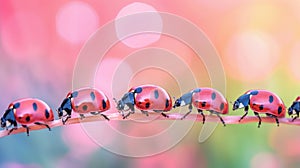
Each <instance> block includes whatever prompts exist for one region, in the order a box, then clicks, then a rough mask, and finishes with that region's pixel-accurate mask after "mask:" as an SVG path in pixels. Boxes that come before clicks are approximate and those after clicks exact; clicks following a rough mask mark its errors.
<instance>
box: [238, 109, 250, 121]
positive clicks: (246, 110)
mask: <svg viewBox="0 0 300 168" xmlns="http://www.w3.org/2000/svg"><path fill="white" fill-rule="evenodd" d="M248 109H249V106H245V114H244V115H243V116H242V117H241V118H240V119H239V122H241V121H242V119H243V118H245V117H246V116H247V115H248Z"/></svg>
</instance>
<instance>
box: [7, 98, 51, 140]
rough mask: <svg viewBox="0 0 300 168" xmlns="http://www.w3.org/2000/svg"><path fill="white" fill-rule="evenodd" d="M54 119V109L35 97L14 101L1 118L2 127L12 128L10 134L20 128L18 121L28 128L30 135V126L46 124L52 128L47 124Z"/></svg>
mask: <svg viewBox="0 0 300 168" xmlns="http://www.w3.org/2000/svg"><path fill="white" fill-rule="evenodd" d="M53 120H54V115H53V111H52V110H51V108H50V107H49V106H48V105H47V104H46V103H45V102H44V101H42V100H39V99H34V98H24V99H19V100H16V101H14V102H12V103H11V104H10V105H9V106H8V108H7V110H6V111H5V113H4V114H3V116H2V118H1V127H2V128H6V129H8V128H9V127H11V126H13V128H12V129H10V131H9V133H8V134H10V133H11V132H12V131H13V130H15V129H17V128H18V123H19V124H21V125H22V127H24V128H26V132H27V135H29V126H30V125H33V124H36V125H44V126H45V127H47V128H48V129H49V131H50V130H51V128H50V127H49V125H48V124H47V123H48V122H50V121H53Z"/></svg>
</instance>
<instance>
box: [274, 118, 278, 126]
mask: <svg viewBox="0 0 300 168" xmlns="http://www.w3.org/2000/svg"><path fill="white" fill-rule="evenodd" d="M274 118H275V121H276V123H277V127H279V121H278V118H277V117H276V116H275V117H274Z"/></svg>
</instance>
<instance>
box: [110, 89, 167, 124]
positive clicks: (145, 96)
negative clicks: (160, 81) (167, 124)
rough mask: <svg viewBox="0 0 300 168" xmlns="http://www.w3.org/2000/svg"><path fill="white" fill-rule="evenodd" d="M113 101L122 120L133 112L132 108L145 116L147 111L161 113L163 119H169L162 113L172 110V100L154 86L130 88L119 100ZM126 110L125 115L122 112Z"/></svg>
mask: <svg viewBox="0 0 300 168" xmlns="http://www.w3.org/2000/svg"><path fill="white" fill-rule="evenodd" d="M114 100H115V102H116V104H117V109H118V111H119V112H120V113H121V114H122V116H123V119H125V118H127V117H128V116H129V115H130V114H133V113H134V112H135V108H134V106H136V108H138V109H139V110H140V111H141V112H142V113H143V114H145V115H147V116H148V111H154V112H158V113H161V114H162V115H163V116H164V117H169V116H168V115H166V114H165V113H164V112H168V111H170V110H171V109H172V99H171V97H170V95H169V93H168V92H167V91H166V90H165V89H163V88H161V87H160V86H156V85H140V86H136V87H132V88H131V89H129V91H128V92H127V93H125V94H124V95H123V97H122V98H121V100H119V101H117V100H116V99H114ZM125 108H127V109H125ZM128 110H130V111H129V112H128V113H127V114H126V115H125V114H124V111H128Z"/></svg>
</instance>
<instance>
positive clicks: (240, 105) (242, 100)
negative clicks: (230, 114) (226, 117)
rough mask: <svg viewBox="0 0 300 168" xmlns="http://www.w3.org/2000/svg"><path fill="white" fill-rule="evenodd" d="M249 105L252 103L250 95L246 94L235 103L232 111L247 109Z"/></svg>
mask: <svg viewBox="0 0 300 168" xmlns="http://www.w3.org/2000/svg"><path fill="white" fill-rule="evenodd" d="M249 103H250V94H244V95H242V96H240V97H239V98H238V99H237V100H236V101H234V103H233V108H232V110H236V109H239V108H243V107H246V106H248V105H249Z"/></svg>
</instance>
